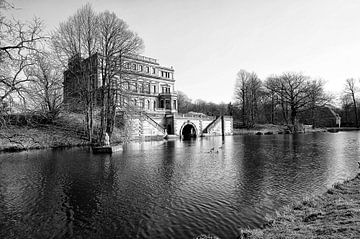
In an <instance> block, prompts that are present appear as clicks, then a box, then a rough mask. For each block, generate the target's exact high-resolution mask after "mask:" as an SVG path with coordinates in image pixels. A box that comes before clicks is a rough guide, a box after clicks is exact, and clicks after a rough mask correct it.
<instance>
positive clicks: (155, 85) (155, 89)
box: [153, 85, 156, 93]
mask: <svg viewBox="0 0 360 239" xmlns="http://www.w3.org/2000/svg"><path fill="white" fill-rule="evenodd" d="M153 88H154V93H156V85H154V86H153Z"/></svg>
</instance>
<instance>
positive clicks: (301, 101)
mask: <svg viewBox="0 0 360 239" xmlns="http://www.w3.org/2000/svg"><path fill="white" fill-rule="evenodd" d="M313 86H314V85H313V84H312V83H311V82H310V80H309V77H307V76H304V75H303V74H301V73H291V72H288V73H284V74H282V75H281V76H277V77H273V79H272V83H271V84H269V85H268V86H267V87H268V89H270V90H271V91H273V92H275V93H276V94H277V95H278V97H279V98H280V101H281V104H282V109H283V113H284V120H285V121H287V111H288V109H289V110H290V122H291V124H292V125H294V126H295V123H296V119H297V118H296V117H297V115H298V113H299V112H301V111H304V110H306V109H308V107H309V104H310V102H311V94H312V93H313V92H312V88H313ZM320 86H322V85H320Z"/></svg>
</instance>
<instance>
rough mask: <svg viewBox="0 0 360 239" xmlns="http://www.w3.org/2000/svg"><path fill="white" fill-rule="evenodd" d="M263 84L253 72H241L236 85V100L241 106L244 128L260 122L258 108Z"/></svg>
mask: <svg viewBox="0 0 360 239" xmlns="http://www.w3.org/2000/svg"><path fill="white" fill-rule="evenodd" d="M261 88H262V82H261V80H260V79H259V78H258V76H257V75H256V74H255V73H254V72H252V73H249V72H247V71H245V70H240V71H239V72H238V74H237V78H236V83H235V98H236V99H237V101H238V102H239V103H240V105H241V111H242V121H243V125H244V126H248V127H252V126H254V124H255V123H256V122H257V120H258V106H259V101H260V95H261Z"/></svg>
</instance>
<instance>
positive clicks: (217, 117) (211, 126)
mask: <svg viewBox="0 0 360 239" xmlns="http://www.w3.org/2000/svg"><path fill="white" fill-rule="evenodd" d="M220 120H221V117H220V116H216V118H215V119H214V120H213V121H212V122H211V123H210V124H209V125H208V126H206V127H205V129H204V130H203V133H204V134H208V133H210V131H211V130H212V129H213V128H214V127H215V126H216V125H217V123H218V122H219V121H220Z"/></svg>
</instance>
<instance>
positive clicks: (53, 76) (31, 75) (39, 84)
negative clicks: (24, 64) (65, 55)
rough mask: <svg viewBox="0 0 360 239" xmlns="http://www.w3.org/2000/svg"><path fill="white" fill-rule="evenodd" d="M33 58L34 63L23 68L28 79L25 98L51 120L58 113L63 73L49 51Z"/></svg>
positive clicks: (38, 111) (60, 102)
mask: <svg viewBox="0 0 360 239" xmlns="http://www.w3.org/2000/svg"><path fill="white" fill-rule="evenodd" d="M34 60H35V62H34V64H33V65H31V66H29V67H28V68H27V69H26V70H25V75H26V77H27V79H29V80H30V82H29V83H28V85H27V99H28V101H29V102H30V103H31V105H32V107H33V108H34V110H35V111H36V112H37V113H39V114H40V115H42V116H43V117H44V118H45V119H46V120H47V121H49V122H52V121H53V120H54V119H56V117H57V116H58V114H59V113H60V107H61V104H62V77H63V74H62V71H61V68H60V67H58V63H57V62H56V60H55V59H54V57H53V55H52V54H50V53H49V52H43V53H38V54H36V55H35V57H34Z"/></svg>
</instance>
